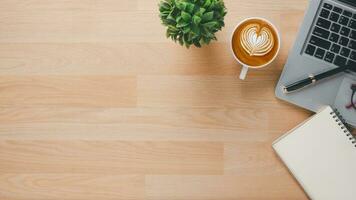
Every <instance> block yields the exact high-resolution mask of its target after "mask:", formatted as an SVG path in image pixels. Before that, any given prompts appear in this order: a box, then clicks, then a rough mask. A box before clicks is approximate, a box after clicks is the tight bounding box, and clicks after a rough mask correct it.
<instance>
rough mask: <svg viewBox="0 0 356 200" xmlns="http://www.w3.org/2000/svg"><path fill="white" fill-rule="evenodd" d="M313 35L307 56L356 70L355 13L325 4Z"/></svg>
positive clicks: (307, 48)
mask: <svg viewBox="0 0 356 200" xmlns="http://www.w3.org/2000/svg"><path fill="white" fill-rule="evenodd" d="M311 34H312V35H311V37H310V39H309V41H308V44H307V46H306V48H305V53H306V54H308V55H311V56H314V57H315V58H318V59H321V60H324V61H326V62H329V63H333V64H335V65H337V66H340V67H341V66H350V67H352V68H356V13H355V12H352V11H350V10H345V9H342V8H340V7H338V6H334V5H331V4H329V3H324V4H323V5H322V8H321V10H320V12H319V15H318V18H317V20H316V24H315V26H314V27H313V29H312V33H311ZM352 71H353V70H352Z"/></svg>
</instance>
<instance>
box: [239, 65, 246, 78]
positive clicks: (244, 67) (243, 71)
mask: <svg viewBox="0 0 356 200" xmlns="http://www.w3.org/2000/svg"><path fill="white" fill-rule="evenodd" d="M247 71H248V66H247V65H243V66H242V68H241V72H240V79H241V80H245V78H246V75H247Z"/></svg>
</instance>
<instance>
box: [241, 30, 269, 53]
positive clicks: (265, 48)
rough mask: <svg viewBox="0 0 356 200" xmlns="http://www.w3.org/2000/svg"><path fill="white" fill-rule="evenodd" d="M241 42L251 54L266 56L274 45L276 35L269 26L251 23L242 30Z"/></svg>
mask: <svg viewBox="0 0 356 200" xmlns="http://www.w3.org/2000/svg"><path fill="white" fill-rule="evenodd" d="M240 37H241V38H240V42H241V46H242V48H243V49H244V50H245V51H246V52H247V53H248V54H249V55H250V56H264V55H266V54H268V53H269V52H270V51H271V50H272V48H273V46H274V43H275V41H274V37H273V35H272V32H271V30H270V29H269V28H267V27H262V28H261V27H260V25H259V24H249V25H247V26H246V27H244V29H243V30H242V31H241V35H240Z"/></svg>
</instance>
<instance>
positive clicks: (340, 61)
mask: <svg viewBox="0 0 356 200" xmlns="http://www.w3.org/2000/svg"><path fill="white" fill-rule="evenodd" d="M346 61H347V60H346V58H344V57H341V56H339V55H337V56H336V58H335V60H334V64H335V65H337V66H339V67H344V66H345V65H346Z"/></svg>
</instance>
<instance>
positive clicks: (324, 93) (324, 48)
mask: <svg viewBox="0 0 356 200" xmlns="http://www.w3.org/2000/svg"><path fill="white" fill-rule="evenodd" d="M355 63H356V0H310V3H309V7H308V10H307V11H306V14H305V17H304V21H303V23H302V25H301V27H300V31H299V34H298V36H297V39H296V41H295V44H294V47H293V48H292V50H291V52H290V54H289V56H288V60H287V62H286V65H285V67H284V69H283V72H282V74H281V77H280V80H279V82H278V84H277V86H276V90H275V93H276V96H277V97H278V98H279V99H282V100H285V101H288V102H290V103H292V104H295V105H297V106H300V107H303V108H306V109H308V110H311V111H314V112H316V111H318V110H320V109H321V108H322V107H324V106H325V105H331V106H333V104H334V102H335V99H336V96H337V93H338V89H339V87H340V84H341V82H342V80H343V79H344V78H345V76H352V77H355V78H356V73H355V72H352V71H351V72H345V73H340V74H338V75H335V76H333V77H330V78H328V79H327V80H324V81H320V82H318V83H317V84H314V85H312V86H310V87H307V88H304V89H301V90H299V91H295V92H292V93H288V94H286V93H284V91H283V86H285V85H287V84H289V83H293V82H295V81H298V80H300V79H303V78H307V77H308V75H309V74H318V73H320V72H323V71H327V70H330V69H333V68H336V67H340V66H343V65H346V64H348V65H351V66H352V68H353V67H355V70H354V71H356V64H355ZM341 114H342V113H341ZM348 121H351V123H350V124H351V125H353V126H356V122H355V121H356V119H349V120H348Z"/></svg>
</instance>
